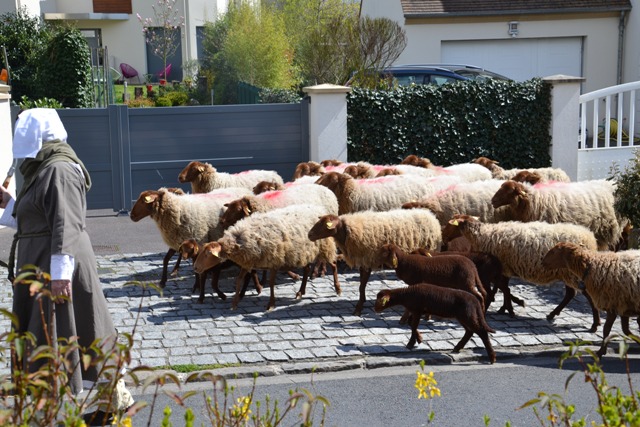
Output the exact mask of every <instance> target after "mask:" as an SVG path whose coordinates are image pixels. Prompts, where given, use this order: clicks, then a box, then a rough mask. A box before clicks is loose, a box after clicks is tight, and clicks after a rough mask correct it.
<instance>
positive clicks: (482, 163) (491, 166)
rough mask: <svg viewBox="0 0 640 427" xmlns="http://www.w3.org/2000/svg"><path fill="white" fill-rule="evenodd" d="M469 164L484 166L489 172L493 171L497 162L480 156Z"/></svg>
mask: <svg viewBox="0 0 640 427" xmlns="http://www.w3.org/2000/svg"><path fill="white" fill-rule="evenodd" d="M471 163H475V164H478V165H480V166H484V167H485V168H487V169H489V170H490V171H493V170H494V169H495V168H496V167H497V165H498V162H496V161H495V160H491V159H490V158H488V157H482V156H481V157H478V158H476V159H473V160H472V161H471Z"/></svg>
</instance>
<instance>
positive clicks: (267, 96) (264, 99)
mask: <svg viewBox="0 0 640 427" xmlns="http://www.w3.org/2000/svg"><path fill="white" fill-rule="evenodd" d="M259 97H260V103H261V104H296V103H298V102H300V101H301V100H302V97H301V96H300V94H299V93H298V92H296V91H295V90H291V89H268V88H262V89H260V93H259Z"/></svg>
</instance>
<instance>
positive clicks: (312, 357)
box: [0, 253, 636, 375]
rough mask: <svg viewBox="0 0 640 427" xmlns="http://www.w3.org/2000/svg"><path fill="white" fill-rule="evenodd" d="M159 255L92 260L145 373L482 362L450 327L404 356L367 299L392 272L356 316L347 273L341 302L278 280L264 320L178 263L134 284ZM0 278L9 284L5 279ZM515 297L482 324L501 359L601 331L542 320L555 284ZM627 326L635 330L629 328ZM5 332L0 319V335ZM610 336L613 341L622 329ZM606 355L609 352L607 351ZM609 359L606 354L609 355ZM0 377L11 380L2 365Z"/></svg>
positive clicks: (558, 295) (326, 283)
mask: <svg viewBox="0 0 640 427" xmlns="http://www.w3.org/2000/svg"><path fill="white" fill-rule="evenodd" d="M163 255H164V253H142V254H125V255H123V254H116V255H103V256H101V255H97V259H98V270H99V273H100V277H101V279H102V282H103V286H104V288H103V289H104V292H105V295H106V297H107V300H108V303H109V307H110V310H111V313H112V315H113V319H114V322H115V324H116V327H117V328H118V330H119V331H121V332H128V333H132V332H133V333H134V339H135V344H134V349H133V350H134V351H133V356H134V363H133V364H134V365H137V364H144V365H147V366H152V367H161V366H168V365H173V366H175V365H184V364H196V365H205V364H237V363H239V364H241V365H240V367H235V368H234V369H235V371H236V373H237V372H238V371H241V370H242V369H245V370H247V371H251V372H253V371H260V372H261V373H262V374H264V375H273V374H277V373H278V372H289V373H294V372H304V371H310V370H311V369H312V368H314V367H315V369H316V370H340V369H349V368H366V367H371V366H380V365H384V364H400V363H415V360H418V359H424V358H427V359H429V360H430V361H431V362H432V363H455V362H456V361H462V360H473V359H477V360H479V361H480V363H487V358H486V352H485V350H484V347H483V345H482V342H481V341H480V339H479V338H478V337H477V336H475V335H474V337H473V338H472V340H471V341H470V342H469V343H468V344H467V346H466V347H465V349H464V350H462V352H461V353H460V354H457V355H454V354H452V353H451V350H452V349H453V347H454V345H455V344H456V343H457V341H458V340H459V338H460V337H461V336H462V335H463V333H464V330H463V328H462V327H461V326H460V325H459V324H458V323H457V322H455V321H451V322H449V321H444V320H431V321H429V322H426V321H422V323H421V325H420V330H421V331H422V333H423V337H424V342H423V343H422V344H419V345H418V346H417V347H416V348H415V349H414V350H407V349H406V348H405V345H406V343H407V341H408V340H409V335H410V331H409V329H408V327H406V326H401V325H399V323H398V321H399V319H400V314H401V311H400V309H397V310H395V311H392V310H389V311H385V312H383V313H381V314H376V313H374V311H373V300H374V298H375V295H376V294H377V292H378V291H379V290H381V289H384V288H390V287H400V286H404V285H403V283H402V282H400V281H399V280H398V279H397V278H396V277H395V273H394V272H393V271H392V270H383V271H378V272H374V273H373V274H372V275H371V279H370V281H369V284H368V285H367V303H366V304H365V308H364V309H363V314H362V316H353V315H352V313H353V309H354V307H355V303H356V301H357V298H358V283H359V274H358V272H357V271H355V270H346V271H343V272H341V274H340V276H339V277H340V283H341V286H342V295H341V296H337V295H336V294H335V291H334V288H333V283H332V279H331V275H328V276H325V277H322V278H316V279H313V280H312V281H311V282H310V283H309V284H308V286H307V291H306V295H305V296H303V297H302V299H300V300H296V299H295V294H296V291H297V289H298V287H299V284H300V282H299V281H298V282H293V281H292V280H291V279H290V278H289V277H288V276H286V275H284V274H282V275H278V280H277V283H278V284H277V285H276V308H275V309H274V310H272V311H271V312H265V309H266V306H267V302H268V299H269V289H268V287H266V288H265V289H264V290H263V292H262V294H260V295H257V294H256V291H255V290H254V289H253V288H252V287H251V285H250V288H249V290H248V291H247V294H246V296H245V297H244V299H243V300H242V301H240V303H239V305H238V309H237V310H235V311H232V310H231V298H232V295H233V290H234V280H233V279H234V275H235V273H236V272H237V270H235V269H230V270H227V271H226V272H225V273H223V277H222V279H221V283H220V288H221V289H222V290H223V291H224V292H226V294H227V295H228V298H227V299H226V301H222V300H221V299H220V298H219V297H218V296H213V295H212V294H211V290H210V285H209V282H208V283H207V294H206V298H205V301H204V303H203V304H198V302H197V299H198V296H197V295H195V294H192V293H191V289H192V286H193V275H192V268H191V266H190V265H189V264H188V263H183V264H182V267H181V269H180V272H179V274H178V276H177V277H174V278H171V279H170V280H169V282H168V283H167V286H166V288H165V289H164V292H163V295H160V294H159V293H158V292H157V291H156V290H153V289H151V288H148V287H147V288H146V289H145V288H144V287H142V286H140V285H139V284H138V285H135V284H131V282H135V281H137V282H140V283H149V282H154V283H157V280H158V279H159V277H160V273H161V268H162V257H163ZM2 274H4V276H0V280H2V283H8V282H7V281H6V271H4V270H3V271H2ZM511 288H512V293H513V294H514V295H516V296H518V297H520V298H522V299H524V300H525V301H526V307H524V308H523V307H519V306H515V311H516V317H514V318H511V317H509V316H508V315H506V314H497V313H496V311H497V309H498V308H499V307H500V305H501V304H502V294H500V293H499V294H498V295H497V300H496V301H495V302H494V303H493V304H492V305H491V307H490V308H489V312H488V314H487V322H488V323H489V325H491V326H492V327H493V328H494V329H495V330H496V333H494V334H492V335H491V341H492V344H493V346H494V348H495V350H496V352H497V357H498V363H499V362H500V360H501V359H506V358H508V357H514V356H518V355H520V354H523V353H529V354H530V353H540V352H543V353H544V354H547V355H548V354H549V352H550V351H559V350H560V348H561V347H562V345H563V343H564V342H566V341H575V340H584V341H591V342H594V343H595V344H599V343H600V340H601V337H602V335H601V331H602V327H600V328H599V330H598V332H597V333H595V334H594V333H589V332H588V329H589V327H590V325H591V321H592V318H591V310H590V308H589V305H588V303H587V302H586V299H585V298H584V297H583V296H582V295H579V296H578V297H577V298H575V299H574V300H573V301H572V302H571V303H570V304H569V305H568V306H567V307H566V308H565V309H564V310H563V312H562V313H561V314H560V315H559V316H557V317H556V319H555V320H554V322H553V323H550V322H548V321H547V320H546V315H547V314H548V313H549V312H551V310H553V308H555V306H556V305H557V303H558V302H559V301H560V300H561V299H562V296H563V294H564V286H563V285H562V284H561V283H558V284H554V285H552V286H549V287H540V286H535V285H531V284H525V283H521V282H516V281H514V280H512V282H511ZM0 307H1V308H6V309H11V288H10V286H2V287H0ZM635 326H636V324H635V322H633V323H632V328H633V327H635ZM8 328H9V322H8V320H6V319H4V320H2V330H3V331H6V330H7V329H8ZM613 332H616V333H619V332H620V330H619V321H617V322H616V324H615V325H614V330H613ZM611 347H612V346H611ZM610 351H612V350H611V348H610ZM0 373H8V367H7V366H6V365H4V366H0Z"/></svg>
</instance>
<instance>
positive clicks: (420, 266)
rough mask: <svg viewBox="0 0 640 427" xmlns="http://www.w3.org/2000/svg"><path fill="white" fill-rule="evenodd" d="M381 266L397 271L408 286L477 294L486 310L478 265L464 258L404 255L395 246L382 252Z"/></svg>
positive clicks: (380, 254)
mask: <svg viewBox="0 0 640 427" xmlns="http://www.w3.org/2000/svg"><path fill="white" fill-rule="evenodd" d="M378 254H379V256H380V258H379V259H380V264H382V265H384V266H386V267H390V268H393V269H395V271H396V276H398V279H400V280H402V281H403V282H405V283H406V284H407V285H415V284H416V283H423V282H428V283H431V284H433V285H436V286H444V287H447V288H455V289H460V290H462V291H466V292H469V293H470V294H473V295H474V296H475V297H476V298H478V301H479V302H480V304H481V305H482V307H483V308H484V307H485V304H486V300H487V293H486V291H485V289H484V286H483V285H482V282H481V281H480V277H479V276H478V270H477V269H476V266H475V264H474V263H473V261H471V260H470V259H469V258H467V257H464V256H461V255H450V254H447V255H445V254H443V255H440V256H437V257H428V256H423V255H418V254H411V253H407V252H405V251H403V250H402V249H401V248H399V247H398V246H396V245H395V244H393V243H387V244H385V245H382V246H381V247H380V249H379V250H378Z"/></svg>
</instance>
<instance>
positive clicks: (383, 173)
mask: <svg viewBox="0 0 640 427" xmlns="http://www.w3.org/2000/svg"><path fill="white" fill-rule="evenodd" d="M388 175H402V172H400V171H399V170H398V169H396V168H384V169H380V172H378V174H377V175H376V178H380V177H383V176H388Z"/></svg>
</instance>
